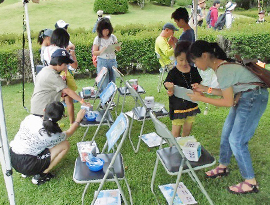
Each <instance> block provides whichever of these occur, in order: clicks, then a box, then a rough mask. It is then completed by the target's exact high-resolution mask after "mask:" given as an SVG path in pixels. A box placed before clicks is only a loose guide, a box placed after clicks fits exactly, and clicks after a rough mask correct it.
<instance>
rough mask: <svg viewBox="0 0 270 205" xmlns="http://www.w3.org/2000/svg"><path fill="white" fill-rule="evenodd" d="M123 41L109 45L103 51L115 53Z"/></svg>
mask: <svg viewBox="0 0 270 205" xmlns="http://www.w3.org/2000/svg"><path fill="white" fill-rule="evenodd" d="M121 45H122V42H119V43H115V44H111V45H108V47H107V48H106V49H105V50H104V51H103V52H102V53H113V52H114V51H115V50H116V47H117V46H121Z"/></svg>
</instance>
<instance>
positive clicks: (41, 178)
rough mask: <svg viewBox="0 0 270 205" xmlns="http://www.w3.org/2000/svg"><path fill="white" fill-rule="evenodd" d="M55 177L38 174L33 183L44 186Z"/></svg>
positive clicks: (49, 174)
mask: <svg viewBox="0 0 270 205" xmlns="http://www.w3.org/2000/svg"><path fill="white" fill-rule="evenodd" d="M54 177H55V176H54V175H53V174H51V173H47V174H44V173H43V174H36V175H35V176H34V177H33V178H32V183H33V184H36V185H40V184H44V183H45V182H47V181H50V179H52V178H54Z"/></svg>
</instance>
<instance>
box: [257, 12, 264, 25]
mask: <svg viewBox="0 0 270 205" xmlns="http://www.w3.org/2000/svg"><path fill="white" fill-rule="evenodd" d="M258 16H259V19H258V20H257V21H256V23H263V22H266V20H265V19H264V16H265V11H264V10H262V11H259V13H258Z"/></svg>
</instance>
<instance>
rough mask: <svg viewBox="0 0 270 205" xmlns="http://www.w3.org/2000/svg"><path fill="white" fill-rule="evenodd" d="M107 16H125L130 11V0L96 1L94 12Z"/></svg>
mask: <svg viewBox="0 0 270 205" xmlns="http://www.w3.org/2000/svg"><path fill="white" fill-rule="evenodd" d="M98 10H103V12H104V13H106V14H124V13H126V12H127V11H128V0H95V3H94V11H95V12H97V11H98Z"/></svg>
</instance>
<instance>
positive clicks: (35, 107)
mask: <svg viewBox="0 0 270 205" xmlns="http://www.w3.org/2000/svg"><path fill="white" fill-rule="evenodd" d="M73 62H74V61H73V60H72V58H71V57H70V55H69V53H68V52H67V51H66V50H65V49H57V50H56V51H55V52H54V53H53V54H52V56H51V61H50V65H49V66H46V67H44V68H43V69H42V70H41V71H40V72H39V73H38V75H37V77H36V83H35V88H34V93H33V95H32V98H31V113H32V114H34V115H37V116H42V115H43V113H44V109H45V107H46V105H47V104H48V103H51V102H53V101H60V98H61V93H62V92H64V93H66V94H67V95H68V96H70V97H71V98H73V99H74V100H77V101H79V102H80V103H81V104H84V105H86V103H85V102H84V100H83V99H82V98H81V97H80V96H79V95H77V94H76V93H75V92H74V91H73V90H71V89H70V88H68V87H67V84H66V83H65V82H64V81H63V79H62V78H61V76H60V75H59V74H60V72H61V71H63V70H66V69H67V65H68V64H70V63H73ZM88 106H90V104H88Z"/></svg>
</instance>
